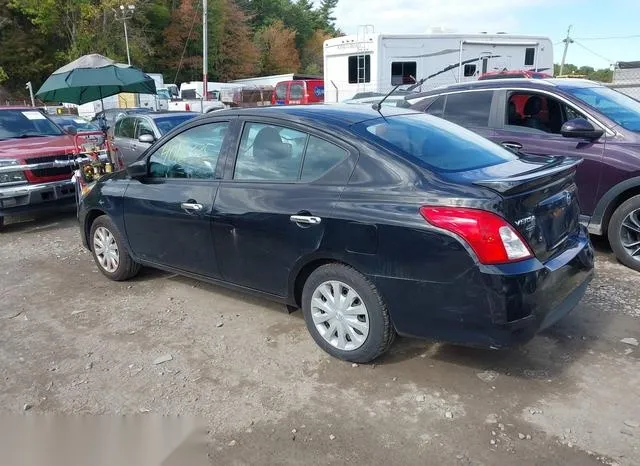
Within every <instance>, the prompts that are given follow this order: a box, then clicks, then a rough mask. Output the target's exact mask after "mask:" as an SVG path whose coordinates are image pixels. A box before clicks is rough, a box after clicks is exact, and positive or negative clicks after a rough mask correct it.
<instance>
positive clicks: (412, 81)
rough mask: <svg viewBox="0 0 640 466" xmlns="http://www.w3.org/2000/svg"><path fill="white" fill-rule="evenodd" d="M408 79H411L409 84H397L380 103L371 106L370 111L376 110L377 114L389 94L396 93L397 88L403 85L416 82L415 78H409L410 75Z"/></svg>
mask: <svg viewBox="0 0 640 466" xmlns="http://www.w3.org/2000/svg"><path fill="white" fill-rule="evenodd" d="M409 79H411V82H410V83H405V82H402V83H400V84H398V85H397V86H396V87H394V88H393V89H391V91H390V92H389V93H388V94H387V95H385V96H384V97H383V98H382V100H381V101H380V102H376V103H375V104H373V105H372V106H371V108H372V109H374V110H376V111H377V112H378V113H379V112H380V109H381V108H382V104H383V103H384V101H385V100H387V97H389V96H390V95H391V94H393V93H394V92H395V91H397V90H398V88H399V87H400V86H403V85H405V84H413V83H415V82H416V78H414V77H413V76H411V75H409Z"/></svg>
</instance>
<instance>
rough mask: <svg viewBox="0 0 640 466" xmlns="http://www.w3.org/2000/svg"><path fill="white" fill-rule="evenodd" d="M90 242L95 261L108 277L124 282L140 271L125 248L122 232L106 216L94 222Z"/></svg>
mask: <svg viewBox="0 0 640 466" xmlns="http://www.w3.org/2000/svg"><path fill="white" fill-rule="evenodd" d="M89 240H90V244H91V251H92V252H93V259H94V260H95V262H96V264H97V265H98V268H99V269H100V272H102V273H103V274H104V275H105V276H106V277H108V278H110V279H111V280H115V281H123V280H128V279H129V278H131V277H134V276H135V275H137V274H138V272H139V271H140V265H139V264H138V263H136V262H135V261H134V260H133V259H132V257H131V256H130V255H129V252H128V251H127V249H126V248H125V247H124V242H123V240H122V236H121V235H120V232H119V231H118V229H117V228H116V226H115V224H114V223H113V222H112V221H111V219H110V218H109V217H107V216H106V215H101V216H100V217H98V218H96V219H95V220H94V222H93V224H92V225H91V232H90V237H89Z"/></svg>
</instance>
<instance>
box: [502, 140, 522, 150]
mask: <svg viewBox="0 0 640 466" xmlns="http://www.w3.org/2000/svg"><path fill="white" fill-rule="evenodd" d="M502 145H503V146H504V147H506V148H508V149H516V150H520V149H522V144H520V143H519V142H512V141H505V142H503V143H502Z"/></svg>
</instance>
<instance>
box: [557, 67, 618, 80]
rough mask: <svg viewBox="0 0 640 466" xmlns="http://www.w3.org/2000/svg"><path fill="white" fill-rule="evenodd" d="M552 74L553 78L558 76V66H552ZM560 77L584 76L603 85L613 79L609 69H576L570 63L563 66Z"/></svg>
mask: <svg viewBox="0 0 640 466" xmlns="http://www.w3.org/2000/svg"><path fill="white" fill-rule="evenodd" d="M553 74H554V76H558V75H560V65H558V64H555V65H553ZM562 75H563V76H571V75H577V76H586V78H587V79H591V80H592V81H598V82H603V83H610V82H611V80H612V79H613V71H611V70H610V69H609V68H601V69H599V70H596V69H594V68H593V67H592V66H581V67H579V68H578V67H577V66H576V65H572V64H571V63H566V64H565V65H564V68H563V70H562Z"/></svg>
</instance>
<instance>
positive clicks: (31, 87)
mask: <svg viewBox="0 0 640 466" xmlns="http://www.w3.org/2000/svg"><path fill="white" fill-rule="evenodd" d="M26 88H27V89H29V95H30V96H31V106H32V107H35V106H36V101H35V100H34V98H33V85H32V84H31V81H29V82H28V83H27V84H26Z"/></svg>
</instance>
